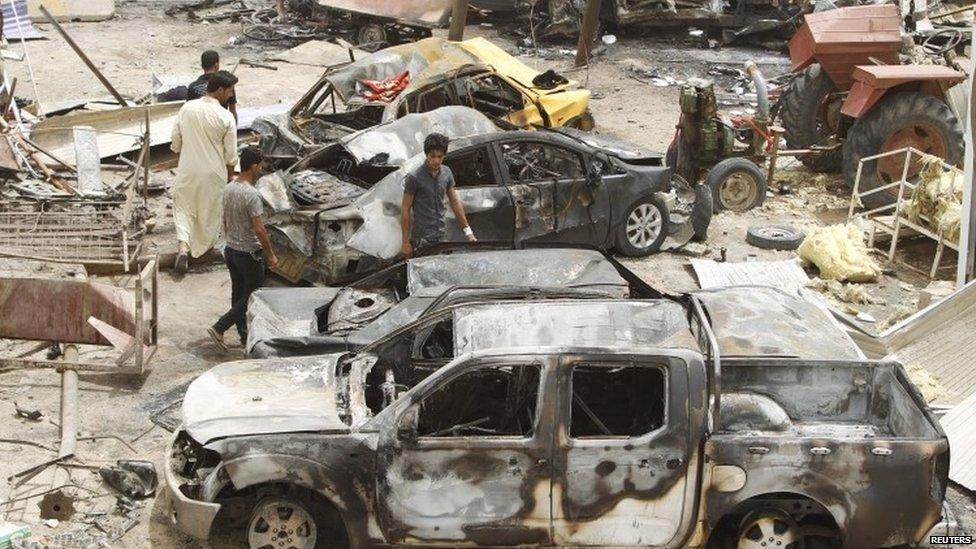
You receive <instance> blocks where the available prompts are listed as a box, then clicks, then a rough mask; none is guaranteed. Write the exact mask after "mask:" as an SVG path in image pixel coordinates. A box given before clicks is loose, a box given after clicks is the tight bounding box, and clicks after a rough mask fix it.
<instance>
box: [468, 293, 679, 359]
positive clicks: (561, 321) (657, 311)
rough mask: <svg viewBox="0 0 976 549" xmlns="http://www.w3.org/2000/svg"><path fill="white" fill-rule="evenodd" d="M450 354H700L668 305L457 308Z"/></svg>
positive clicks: (555, 303)
mask: <svg viewBox="0 0 976 549" xmlns="http://www.w3.org/2000/svg"><path fill="white" fill-rule="evenodd" d="M454 341H455V346H456V347H457V348H456V349H455V350H454V356H461V355H462V354H465V353H469V352H473V351H479V350H485V349H499V348H537V347H539V346H540V345H542V346H553V347H559V346H565V347H608V348H614V347H620V346H641V345H646V346H648V347H672V348H683V349H691V350H695V351H697V350H698V345H697V343H696V342H695V339H694V337H693V336H692V335H691V330H690V329H689V328H688V320H687V314H686V311H685V309H684V307H682V306H681V305H679V304H677V303H675V302H673V301H669V300H658V301H642V302H633V301H593V302H590V301H586V302H573V301H568V302H558V301H553V302H548V303H495V304H490V305H479V306H472V307H469V308H463V309H459V310H458V311H457V312H456V313H455V318H454Z"/></svg>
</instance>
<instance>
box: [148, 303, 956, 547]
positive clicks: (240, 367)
mask: <svg viewBox="0 0 976 549" xmlns="http://www.w3.org/2000/svg"><path fill="white" fill-rule="evenodd" d="M446 314H448V315H449V317H450V318H451V322H450V327H451V330H452V332H453V336H452V338H451V339H452V340H453V348H452V349H451V351H452V352H451V355H452V356H451V357H450V358H448V359H447V360H446V361H445V364H443V365H442V366H440V367H439V368H437V369H435V370H431V371H429V372H428V373H429V375H427V376H425V377H421V376H416V377H411V376H404V375H403V374H404V373H403V372H399V371H397V370H396V369H395V368H394V367H392V366H391V365H389V364H386V363H384V359H383V357H382V356H379V355H371V354H368V353H356V354H353V353H336V354H330V355H323V356H315V357H296V358H281V359H268V360H244V361H238V362H231V363H227V364H223V365H220V366H217V367H215V368H213V369H212V370H210V371H208V372H207V373H205V374H203V375H202V376H200V377H199V378H198V379H197V380H195V381H194V382H193V383H192V384H191V385H190V387H189V389H188V391H187V394H186V398H185V399H184V401H183V420H184V424H183V427H182V428H181V429H180V430H179V431H178V432H177V434H176V435H175V438H174V442H173V444H172V446H171V448H170V449H169V452H168V455H167V457H166V465H165V473H166V485H167V487H168V490H167V492H168V497H167V501H166V506H167V508H168V514H169V517H170V518H171V520H172V521H173V522H174V524H176V525H177V526H178V527H179V528H180V529H181V530H183V531H184V532H187V533H189V534H191V535H193V536H196V537H200V538H205V537H207V536H208V534H209V532H210V529H211V526H212V525H213V523H214V520H215V518H216V517H217V516H218V515H220V516H221V517H222V518H223V519H228V520H236V521H237V522H238V523H239V524H242V525H244V531H245V533H246V537H247V543H248V544H249V545H250V547H252V548H257V547H268V546H270V547H279V546H282V547H284V546H287V547H300V548H306V547H308V548H311V547H330V546H351V547H367V546H380V545H384V546H385V545H388V544H392V545H419V546H431V545H452V546H456V545H462V544H464V545H475V544H478V545H492V546H518V545H560V546H592V545H599V546H614V547H620V546H633V545H640V546H651V547H706V546H708V547H727V546H738V547H751V546H753V545H755V546H757V547H759V546H763V545H762V544H765V545H764V546H766V547H785V548H790V547H793V548H797V547H803V546H810V545H812V544H814V543H820V545H818V546H827V547H841V546H843V547H891V546H897V545H903V544H904V545H908V544H915V543H916V542H918V541H920V540H922V539H923V537H924V536H925V535H926V533H927V532H928V531H929V529H930V528H932V527H933V526H935V525H936V524H937V523H939V522H940V517H941V516H942V511H943V499H944V494H945V490H946V483H947V476H948V464H949V460H948V456H949V454H948V442H947V440H946V437H945V435H944V433H943V432H942V430H941V428H940V426H939V424H938V422H937V421H936V420H935V419H934V418H933V417H932V416H931V415H930V414H929V412H928V411H927V409H926V408H925V404H924V401H923V399H922V396H921V394H920V393H919V392H918V390H917V389H916V388H915V387H914V386H913V385H912V384H911V382H910V381H909V380H908V377H907V376H906V373H905V370H904V369H903V368H902V367H901V366H900V365H899V364H897V363H893V362H882V361H870V360H865V359H864V358H863V356H862V355H861V354H860V352H859V351H858V350H857V348H856V347H855V346H854V344H853V343H852V342H851V341H850V339H849V338H848V337H847V335H846V334H845V333H844V332H842V331H841V330H840V329H839V328H837V327H836V326H835V325H834V324H833V320H832V319H831V318H830V316H829V314H828V313H826V312H824V311H821V310H820V309H819V308H818V307H817V306H816V305H813V304H811V303H810V302H807V301H805V300H802V299H800V298H798V297H794V296H788V295H786V294H783V293H781V292H778V291H776V290H770V289H768V288H767V289H763V288H733V289H725V290H721V291H710V292H704V293H700V294H696V295H692V296H685V297H684V298H682V299H681V300H671V299H658V300H645V301H627V300H614V301H602V300H586V301H578V300H570V301H550V302H543V303H523V302H505V303H482V304H468V305H462V306H457V307H453V308H451V309H450V310H449V311H448V312H447V313H446Z"/></svg>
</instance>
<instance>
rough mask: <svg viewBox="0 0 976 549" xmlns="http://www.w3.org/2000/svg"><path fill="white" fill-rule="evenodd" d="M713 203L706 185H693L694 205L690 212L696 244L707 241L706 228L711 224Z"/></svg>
mask: <svg viewBox="0 0 976 549" xmlns="http://www.w3.org/2000/svg"><path fill="white" fill-rule="evenodd" d="M714 211H715V202H714V198H713V197H712V190H711V189H709V188H708V186H707V185H695V205H694V206H693V207H692V210H691V227H692V228H693V229H694V230H695V236H694V239H695V241H696V242H705V241H706V240H708V227H709V225H711V224H712V213H713V212H714Z"/></svg>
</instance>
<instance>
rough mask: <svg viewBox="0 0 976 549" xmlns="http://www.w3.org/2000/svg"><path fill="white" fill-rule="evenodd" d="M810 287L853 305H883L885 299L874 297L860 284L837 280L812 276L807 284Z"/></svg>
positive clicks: (838, 300)
mask: <svg viewBox="0 0 976 549" xmlns="http://www.w3.org/2000/svg"><path fill="white" fill-rule="evenodd" d="M807 287H808V288H812V289H814V290H816V291H818V292H820V293H822V294H825V295H827V296H828V297H830V298H832V299H834V300H835V301H837V302H840V303H851V304H854V305H884V304H885V300H884V299H881V298H879V297H874V296H872V295H871V294H869V293H868V292H867V290H865V289H864V286H863V285H860V284H849V283H843V282H838V281H837V280H831V279H823V278H812V279H810V282H809V283H808V284H807Z"/></svg>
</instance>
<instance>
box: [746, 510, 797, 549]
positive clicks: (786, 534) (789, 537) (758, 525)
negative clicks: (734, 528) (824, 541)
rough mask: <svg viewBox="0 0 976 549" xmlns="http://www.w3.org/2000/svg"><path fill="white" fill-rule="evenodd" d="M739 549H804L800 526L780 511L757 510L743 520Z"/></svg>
mask: <svg viewBox="0 0 976 549" xmlns="http://www.w3.org/2000/svg"><path fill="white" fill-rule="evenodd" d="M735 547H736V548H737V549H767V548H768V549H772V548H776V549H804V543H803V534H802V533H801V531H800V525H799V524H797V523H796V521H795V520H793V517H791V516H789V515H788V514H786V513H784V512H783V511H780V510H778V509H757V510H755V511H753V512H751V513H749V514H748V515H746V516H745V518H743V519H742V522H741V523H740V525H739V534H738V536H737V537H736V544H735Z"/></svg>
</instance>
